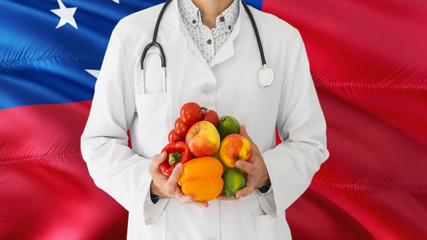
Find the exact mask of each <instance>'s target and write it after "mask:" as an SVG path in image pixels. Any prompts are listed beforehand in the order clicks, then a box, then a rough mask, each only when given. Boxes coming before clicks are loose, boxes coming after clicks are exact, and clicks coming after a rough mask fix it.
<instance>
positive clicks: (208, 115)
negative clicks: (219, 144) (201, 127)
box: [200, 107, 219, 127]
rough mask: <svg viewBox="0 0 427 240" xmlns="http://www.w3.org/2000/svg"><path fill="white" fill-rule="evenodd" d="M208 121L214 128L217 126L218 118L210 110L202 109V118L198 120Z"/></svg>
mask: <svg viewBox="0 0 427 240" xmlns="http://www.w3.org/2000/svg"><path fill="white" fill-rule="evenodd" d="M202 120H203V121H209V122H210V123H212V124H213V125H214V126H215V127H217V126H218V121H219V117H218V114H217V113H216V112H215V111H214V110H210V109H207V108H204V107H203V108H202V117H201V118H200V121H202Z"/></svg>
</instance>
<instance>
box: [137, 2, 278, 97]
mask: <svg viewBox="0 0 427 240" xmlns="http://www.w3.org/2000/svg"><path fill="white" fill-rule="evenodd" d="M171 2H172V0H168V1H167V2H166V3H165V4H164V5H163V7H162V9H161V10H160V14H159V16H158V17H157V22H156V26H155V27H154V33H153V41H152V42H151V43H149V44H148V45H147V46H146V47H145V49H144V51H143V52H142V56H141V74H142V88H143V93H145V86H144V85H145V74H144V60H145V57H146V55H147V52H148V50H149V49H150V48H151V47H156V48H157V49H158V50H159V56H160V63H161V66H162V71H163V74H162V75H163V87H164V91H165V92H166V89H167V87H166V57H165V53H164V51H163V48H162V45H160V43H158V42H157V33H158V32H159V25H160V21H161V20H162V17H163V13H164V12H165V10H166V8H167V6H168V5H169V3H171ZM242 5H243V7H244V8H245V11H246V13H247V14H248V15H249V18H250V20H251V24H252V27H253V29H254V32H255V37H256V40H257V43H258V49H259V53H260V54H261V62H262V68H261V69H260V70H259V72H258V84H259V86H261V87H263V88H265V87H269V86H270V85H271V84H272V83H273V80H274V72H273V69H271V68H269V67H267V62H266V61H265V56H264V50H263V48H262V44H261V39H260V37H259V33H258V28H257V26H256V23H255V20H254V17H253V15H252V13H251V11H250V10H249V7H248V5H246V3H244V2H243V1H242Z"/></svg>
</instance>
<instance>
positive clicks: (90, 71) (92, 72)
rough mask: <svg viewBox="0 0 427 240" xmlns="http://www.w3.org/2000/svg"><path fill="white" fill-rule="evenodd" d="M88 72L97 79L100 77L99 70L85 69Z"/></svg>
mask: <svg viewBox="0 0 427 240" xmlns="http://www.w3.org/2000/svg"><path fill="white" fill-rule="evenodd" d="M85 70H86V72H88V73H89V74H90V75H92V76H94V77H95V78H98V77H99V70H97V69H85Z"/></svg>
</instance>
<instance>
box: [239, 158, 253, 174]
mask: <svg viewBox="0 0 427 240" xmlns="http://www.w3.org/2000/svg"><path fill="white" fill-rule="evenodd" d="M236 167H238V168H240V169H242V170H243V171H245V172H246V173H247V174H251V175H253V174H254V173H255V172H256V169H255V166H254V165H253V164H252V163H250V162H246V161H243V160H239V161H237V162H236Z"/></svg>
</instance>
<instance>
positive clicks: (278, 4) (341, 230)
mask: <svg viewBox="0 0 427 240" xmlns="http://www.w3.org/2000/svg"><path fill="white" fill-rule="evenodd" d="M160 2H162V1H160V0H151V1H147V0H84V1H83V0H80V1H78V0H34V1H26V0H2V1H0V239H13V240H15V239H36V240H38V239H40V240H41V239H43V240H53V239H55V240H56V239H62V240H64V239H65V240H67V239H70V240H71V239H72V240H74V239H125V236H126V227H127V226H126V224H127V212H126V211H125V210H124V209H123V208H122V207H121V206H120V205H119V204H118V203H116V202H115V201H114V200H113V199H112V198H111V197H109V196H108V195H107V194H106V193H104V192H103V191H102V190H100V189H98V188H97V187H96V186H95V185H94V183H93V181H92V179H91V178H90V176H89V173H88V171H87V168H86V164H85V163H84V161H83V159H82V157H81V154H80V147H79V146H80V142H79V141H80V135H81V133H82V132H83V128H84V126H85V123H86V120H87V117H88V114H89V110H90V106H91V99H92V96H93V89H94V85H95V81H96V73H97V70H98V69H99V68H100V66H101V63H102V59H103V56H104V52H105V50H106V47H107V43H108V40H109V37H110V34H111V31H112V29H113V27H114V26H115V24H116V23H117V22H118V21H119V20H120V19H121V18H123V17H124V16H126V15H128V14H131V13H133V12H136V11H139V10H141V9H144V8H147V7H150V6H153V5H155V4H158V3H160ZM247 3H248V4H250V5H252V6H254V7H256V8H258V9H261V10H262V11H265V12H269V13H273V14H275V15H277V16H278V17H280V18H282V19H284V20H285V21H287V22H289V23H290V24H292V25H293V26H295V27H296V28H298V29H299V31H300V32H301V35H302V37H303V39H304V42H305V44H306V48H307V52H308V56H309V60H310V64H311V72H312V76H313V80H314V83H315V86H316V89H317V92H318V95H319V99H320V103H321V105H322V108H323V110H324V114H325V117H326V121H327V126H328V130H327V134H328V148H329V150H330V153H331V156H330V158H329V160H327V161H326V162H325V163H324V164H323V165H322V167H321V169H320V171H319V172H318V173H317V174H316V175H315V177H314V178H313V181H312V184H311V185H310V187H309V189H308V190H307V191H306V192H305V193H304V195H303V196H302V197H301V198H300V199H298V200H297V201H296V202H295V203H294V204H293V205H292V206H291V207H290V208H289V209H288V210H287V220H288V222H289V224H290V227H291V231H292V234H293V238H294V239H332V240H334V239H358V240H359V239H393V240H394V239H427V177H426V171H427V57H426V56H427V44H426V43H427V14H426V13H427V1H425V0H387V1H386V0H358V1H354V0H347V1H342V0H317V1H312V0H264V1H260V0H252V1H247Z"/></svg>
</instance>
